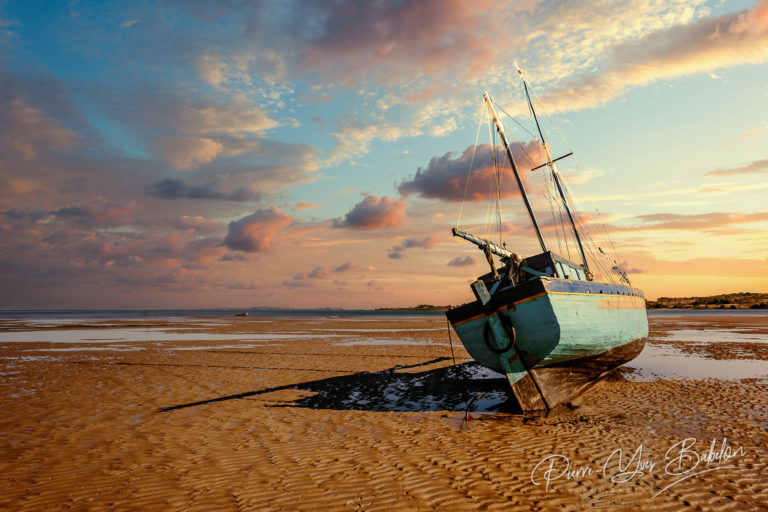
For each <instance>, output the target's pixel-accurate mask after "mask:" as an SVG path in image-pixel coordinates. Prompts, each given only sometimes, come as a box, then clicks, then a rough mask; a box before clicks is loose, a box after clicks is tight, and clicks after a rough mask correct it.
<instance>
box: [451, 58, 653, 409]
mask: <svg viewBox="0 0 768 512" xmlns="http://www.w3.org/2000/svg"><path fill="white" fill-rule="evenodd" d="M517 70H518V73H519V74H520V76H521V79H522V84H523V87H524V91H525V99H526V102H527V106H528V107H529V112H530V113H531V116H532V118H533V121H534V122H535V127H536V132H534V133H536V135H535V137H536V138H537V139H538V142H537V146H538V147H539V150H540V152H541V154H542V155H544V156H545V161H543V162H541V164H540V165H538V166H536V165H535V163H534V165H533V166H531V169H530V171H534V170H536V169H544V170H545V171H546V170H548V172H549V175H548V177H547V180H546V184H547V187H548V188H547V190H548V196H547V197H548V199H550V201H556V202H557V203H558V204H557V205H556V206H555V208H557V211H558V212H559V213H560V215H559V220H560V221H561V225H560V226H559V229H552V230H551V232H552V231H554V233H556V236H560V235H561V233H562V236H566V233H567V234H568V236H569V238H570V239H571V240H572V241H573V242H575V243H572V244H571V245H572V246H574V251H575V248H576V247H578V253H576V254H577V257H579V256H580V259H581V261H580V262H579V263H576V262H574V261H571V260H570V259H568V258H567V257H564V256H561V255H559V254H556V253H555V252H553V251H552V250H550V249H549V248H548V247H547V245H546V244H545V240H544V237H543V235H542V229H541V227H540V224H539V222H538V221H537V219H536V215H535V214H534V210H533V208H532V205H531V202H530V199H529V197H528V195H527V194H526V190H525V186H524V183H523V180H522V178H521V176H520V172H519V169H518V165H517V163H516V161H515V158H514V156H513V152H512V150H511V149H510V145H509V142H508V139H507V134H506V131H505V129H504V125H503V124H502V121H501V119H500V118H499V116H498V115H497V113H496V109H495V108H494V105H495V103H494V102H493V100H492V99H491V97H490V95H489V94H488V93H487V92H485V93H483V98H484V102H485V105H486V106H487V109H488V113H489V117H490V118H491V119H492V122H493V124H494V126H495V131H496V132H498V135H499V137H500V139H501V144H500V145H499V148H500V151H503V152H505V153H506V160H508V162H509V165H510V166H511V171H512V173H513V175H514V178H515V181H516V182H517V186H518V188H519V191H520V195H521V197H522V200H523V203H524V205H525V207H526V210H527V213H528V216H529V217H530V220H531V222H532V224H533V228H534V231H535V233H536V236H537V238H538V242H539V245H540V246H541V251H542V252H541V253H539V254H535V255H532V256H528V257H525V258H522V257H520V256H518V255H517V254H515V253H514V252H512V251H510V250H508V249H507V247H506V243H505V242H501V241H500V243H498V244H497V243H494V242H491V241H490V240H488V239H486V238H482V237H479V236H475V235H473V234H471V233H468V232H466V231H462V230H459V229H458V224H457V227H455V228H453V230H452V233H453V236H456V237H460V238H463V239H464V240H467V241H468V242H470V243H473V244H475V245H477V246H478V247H479V248H480V249H481V250H482V251H483V252H484V254H485V257H486V258H487V260H488V263H489V264H490V268H491V271H490V272H489V273H487V274H485V275H482V276H480V277H479V278H477V280H475V281H474V282H473V283H472V284H471V289H472V292H473V293H474V295H475V300H474V301H472V302H469V303H467V304H464V305H462V306H459V307H456V308H454V309H451V310H449V311H447V312H446V316H447V317H448V320H449V322H450V323H451V325H452V326H453V329H454V330H455V332H456V334H457V335H458V336H459V338H460V339H461V341H462V343H463V344H464V347H465V348H466V349H467V352H469V354H470V355H471V356H472V357H473V358H474V359H475V361H477V362H478V363H480V364H481V365H483V366H486V367H488V368H491V369H493V370H496V371H498V372H501V373H503V374H504V375H506V378H507V380H508V381H509V385H510V387H511V388H512V393H513V395H514V397H515V399H516V400H517V402H518V404H519V405H520V408H521V409H522V411H523V412H524V413H529V412H534V411H548V410H550V409H552V408H554V407H555V406H557V405H558V404H561V403H564V402H567V401H568V400H570V399H571V398H573V397H575V396H576V395H578V394H579V393H580V392H582V391H583V390H584V389H586V388H587V387H588V386H589V385H590V384H591V383H593V382H595V381H596V380H598V379H600V378H601V377H603V376H604V375H606V374H607V373H608V372H609V371H611V370H613V369H615V368H617V367H618V366H620V365H622V364H624V363H626V362H627V361H630V360H631V359H633V358H635V357H636V356H637V355H638V354H640V352H641V351H642V350H643V347H644V346H645V341H646V339H647V336H648V317H647V315H646V308H645V298H644V296H643V292H642V291H640V290H639V289H637V288H633V287H632V286H631V283H630V281H629V278H628V276H627V275H626V273H625V271H624V270H623V269H622V268H621V266H620V265H619V264H617V263H616V260H615V259H614V260H612V261H610V260H609V261H607V262H606V258H607V254H606V252H605V251H604V250H603V249H602V247H600V246H598V245H597V243H596V240H594V237H593V236H591V232H589V231H587V232H584V231H585V229H584V226H585V224H586V220H585V219H584V218H583V216H582V217H579V215H578V211H577V210H576V209H575V205H574V203H573V200H572V198H571V196H570V193H569V192H568V189H567V188H566V186H565V183H564V180H563V179H562V176H561V175H560V173H559V172H558V170H557V167H556V165H555V162H556V161H558V160H561V159H563V158H566V157H568V156H571V155H572V154H573V152H572V151H571V152H570V153H568V154H566V155H563V156H562V157H558V158H554V159H553V158H552V155H551V153H550V146H549V145H548V144H547V141H545V140H544V135H543V132H542V128H541V125H540V124H539V119H538V118H537V117H536V111H535V109H534V104H533V102H532V100H531V91H529V84H528V82H527V80H526V78H525V76H524V75H523V73H522V71H521V70H520V68H519V67H518V68H517ZM494 147H495V146H494ZM542 150H543V151H542ZM501 159H503V158H502V157H500V158H499V160H501ZM493 161H494V167H496V172H497V173H500V172H501V170H500V169H499V168H498V166H497V165H496V163H497V161H498V160H497V159H495V158H494V159H493ZM530 171H529V172H530ZM470 173H471V169H470ZM495 182H496V183H497V185H498V184H500V183H501V178H500V174H497V177H496V178H495ZM500 197H501V195H500V194H499V193H498V191H497V195H496V198H497V199H498V198H500ZM498 212H499V216H500V214H501V213H500V212H501V209H500V207H499V208H498ZM553 212H554V210H553ZM552 216H553V221H557V220H558V217H557V216H556V215H555V214H554V213H553V215H552ZM574 217H577V218H576V219H575V218H574ZM577 221H578V222H577ZM499 225H500V226H501V225H502V223H501V219H499ZM558 246H559V245H558ZM566 246H567V245H566ZM494 256H496V257H497V258H498V260H499V265H498V269H497V264H496V263H495V261H494ZM590 262H591V263H592V264H590ZM595 274H598V276H596V275H595Z"/></svg>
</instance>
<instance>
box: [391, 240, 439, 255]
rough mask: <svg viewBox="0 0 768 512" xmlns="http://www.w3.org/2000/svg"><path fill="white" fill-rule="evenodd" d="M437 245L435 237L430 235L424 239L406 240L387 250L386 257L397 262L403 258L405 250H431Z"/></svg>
mask: <svg viewBox="0 0 768 512" xmlns="http://www.w3.org/2000/svg"><path fill="white" fill-rule="evenodd" d="M435 245H437V237H436V236H434V235H432V236H428V237H426V238H422V239H419V238H407V239H405V240H404V241H403V242H401V243H399V244H397V245H396V246H394V247H392V248H390V249H389V253H387V257H389V258H392V259H393V260H399V259H402V258H405V250H406V249H411V248H413V247H421V248H422V249H431V248H432V247H434V246H435Z"/></svg>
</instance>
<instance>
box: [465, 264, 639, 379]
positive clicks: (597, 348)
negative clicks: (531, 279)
mask: <svg viewBox="0 0 768 512" xmlns="http://www.w3.org/2000/svg"><path fill="white" fill-rule="evenodd" d="M542 281H543V283H544V288H545V289H546V292H545V293H544V294H543V295H541V296H538V297H533V298H530V299H527V300H524V301H522V302H520V303H519V304H516V305H515V307H514V308H512V307H510V308H509V309H505V308H501V309H500V310H499V312H498V313H497V314H500V315H507V316H508V317H509V318H510V320H511V321H512V325H514V327H515V331H516V333H517V340H516V347H517V349H518V352H520V353H521V355H522V357H523V358H525V360H526V362H527V365H528V367H529V368H534V369H538V368H543V367H546V366H549V365H552V364H555V363H564V362H567V361H574V364H578V362H577V361H576V360H578V359H581V358H584V357H589V356H595V355H599V354H602V353H605V352H607V351H608V350H611V349H615V348H617V347H621V346H623V345H625V344H627V343H630V342H632V341H634V340H638V339H641V338H645V337H647V336H648V318H647V315H646V311H645V299H644V298H643V297H642V295H622V294H618V293H617V294H595V293H591V294H590V293H583V292H579V291H572V292H559V291H553V290H552V289H551V288H557V287H556V286H550V285H552V284H557V282H558V281H563V280H559V279H556V278H542ZM560 284H562V283H560ZM568 284H569V287H570V288H571V289H573V288H574V285H577V283H575V282H570V283H568ZM576 290H578V286H576ZM585 290H586V287H585ZM486 324H487V319H486V317H485V316H484V315H483V316H479V317H478V318H474V319H471V320H469V321H466V322H463V323H458V325H454V330H455V331H456V333H457V334H458V336H459V338H460V339H461V341H462V343H463V344H464V347H465V348H466V349H467V352H469V354H470V355H471V356H472V358H473V359H475V361H477V362H478V363H480V364H482V365H483V366H486V367H488V368H492V369H494V370H496V371H500V372H503V369H502V366H501V363H500V362H499V356H498V355H497V354H495V353H493V352H492V351H491V350H489V349H488V347H487V345H486V342H485V340H484V329H485V325H486Z"/></svg>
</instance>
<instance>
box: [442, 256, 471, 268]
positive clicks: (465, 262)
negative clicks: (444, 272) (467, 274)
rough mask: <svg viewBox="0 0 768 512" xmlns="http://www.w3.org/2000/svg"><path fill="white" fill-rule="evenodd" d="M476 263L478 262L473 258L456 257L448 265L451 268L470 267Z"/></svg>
mask: <svg viewBox="0 0 768 512" xmlns="http://www.w3.org/2000/svg"><path fill="white" fill-rule="evenodd" d="M475 263H477V262H476V261H475V258H473V257H472V256H464V257H463V258H462V257H461V256H456V257H455V258H453V259H452V260H451V261H449V262H448V263H447V265H448V266H449V267H468V266H470V265H474V264H475Z"/></svg>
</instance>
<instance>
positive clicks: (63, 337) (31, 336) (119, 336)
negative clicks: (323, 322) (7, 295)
mask: <svg viewBox="0 0 768 512" xmlns="http://www.w3.org/2000/svg"><path fill="white" fill-rule="evenodd" d="M333 337H338V335H334V334H305V333H296V334H292V333H248V334H218V333H211V332H173V331H168V330H166V329H164V328H151V329H66V330H45V331H17V332H0V342H1V343H116V342H120V343H130V342H140V341H244V342H249V341H273V340H300V339H311V338H333Z"/></svg>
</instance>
